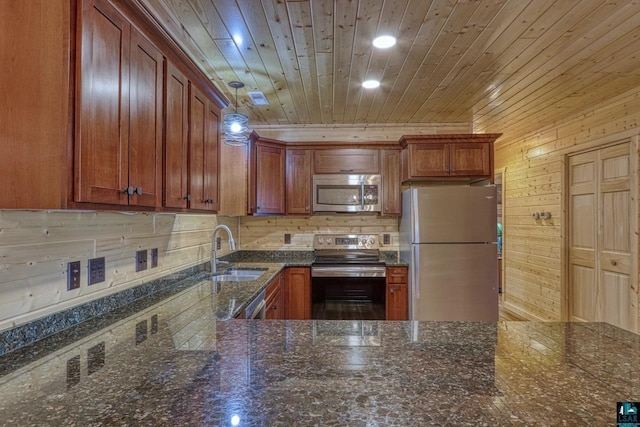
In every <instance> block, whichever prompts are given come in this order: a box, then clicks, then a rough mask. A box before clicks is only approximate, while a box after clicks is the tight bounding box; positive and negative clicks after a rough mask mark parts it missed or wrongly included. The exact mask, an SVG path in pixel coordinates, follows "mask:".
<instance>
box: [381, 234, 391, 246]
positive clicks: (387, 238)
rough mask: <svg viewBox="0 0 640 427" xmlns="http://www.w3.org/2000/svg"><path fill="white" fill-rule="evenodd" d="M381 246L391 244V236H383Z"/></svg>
mask: <svg viewBox="0 0 640 427" xmlns="http://www.w3.org/2000/svg"><path fill="white" fill-rule="evenodd" d="M382 244H383V245H390V244H391V234H383V235H382Z"/></svg>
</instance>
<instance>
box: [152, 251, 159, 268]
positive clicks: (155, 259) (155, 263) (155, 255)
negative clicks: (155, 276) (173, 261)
mask: <svg viewBox="0 0 640 427" xmlns="http://www.w3.org/2000/svg"><path fill="white" fill-rule="evenodd" d="M157 266H158V248H153V249H151V268H156V267H157Z"/></svg>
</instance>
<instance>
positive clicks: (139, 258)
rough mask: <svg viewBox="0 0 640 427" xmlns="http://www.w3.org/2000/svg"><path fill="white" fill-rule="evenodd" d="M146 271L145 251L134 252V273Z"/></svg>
mask: <svg viewBox="0 0 640 427" xmlns="http://www.w3.org/2000/svg"><path fill="white" fill-rule="evenodd" d="M146 269H147V250H146V249H145V250H142V251H136V271H142V270H146Z"/></svg>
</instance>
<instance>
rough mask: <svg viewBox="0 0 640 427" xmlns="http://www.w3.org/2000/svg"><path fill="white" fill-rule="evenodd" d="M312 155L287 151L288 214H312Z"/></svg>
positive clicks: (299, 151) (304, 151)
mask: <svg viewBox="0 0 640 427" xmlns="http://www.w3.org/2000/svg"><path fill="white" fill-rule="evenodd" d="M311 153H312V152H311V151H310V150H287V214H310V213H311Z"/></svg>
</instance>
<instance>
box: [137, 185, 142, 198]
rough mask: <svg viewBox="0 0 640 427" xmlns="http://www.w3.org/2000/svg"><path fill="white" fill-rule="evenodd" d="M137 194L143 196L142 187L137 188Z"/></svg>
mask: <svg viewBox="0 0 640 427" xmlns="http://www.w3.org/2000/svg"><path fill="white" fill-rule="evenodd" d="M136 194H137V195H138V196H142V187H138V188H136Z"/></svg>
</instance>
